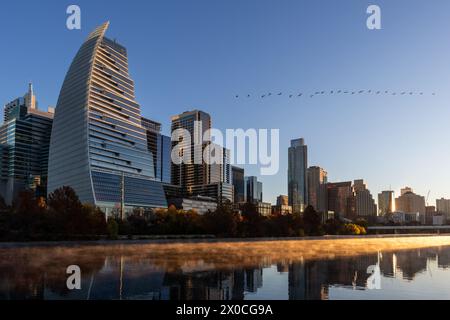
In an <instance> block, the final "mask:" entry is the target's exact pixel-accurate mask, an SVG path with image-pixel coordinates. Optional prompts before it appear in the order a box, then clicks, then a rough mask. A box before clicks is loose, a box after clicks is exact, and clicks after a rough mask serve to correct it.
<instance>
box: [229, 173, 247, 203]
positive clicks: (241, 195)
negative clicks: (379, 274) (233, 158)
mask: <svg viewBox="0 0 450 320" xmlns="http://www.w3.org/2000/svg"><path fill="white" fill-rule="evenodd" d="M231 172H232V179H231V180H232V182H233V187H234V202H235V203H244V202H245V179H244V177H245V175H244V169H243V168H239V167H235V166H232V167H231Z"/></svg>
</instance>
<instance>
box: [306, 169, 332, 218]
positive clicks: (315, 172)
mask: <svg viewBox="0 0 450 320" xmlns="http://www.w3.org/2000/svg"><path fill="white" fill-rule="evenodd" d="M327 182H328V174H327V172H326V171H325V170H324V169H323V168H321V167H317V166H314V167H309V168H308V204H309V205H311V206H313V207H314V209H315V210H316V211H319V212H325V211H326V195H325V194H324V192H323V190H324V188H323V186H324V185H325V184H326V183H327Z"/></svg>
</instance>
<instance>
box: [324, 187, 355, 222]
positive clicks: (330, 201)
mask: <svg viewBox="0 0 450 320" xmlns="http://www.w3.org/2000/svg"><path fill="white" fill-rule="evenodd" d="M326 194H327V211H331V212H333V213H334V216H335V217H336V218H338V217H340V218H354V215H355V208H354V206H355V203H354V192H353V187H352V182H351V181H346V182H335V183H327V184H326Z"/></svg>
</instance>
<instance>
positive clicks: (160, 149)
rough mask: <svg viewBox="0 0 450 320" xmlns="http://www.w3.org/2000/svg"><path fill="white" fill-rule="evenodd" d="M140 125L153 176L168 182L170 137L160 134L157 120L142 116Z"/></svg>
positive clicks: (170, 164)
mask: <svg viewBox="0 0 450 320" xmlns="http://www.w3.org/2000/svg"><path fill="white" fill-rule="evenodd" d="M142 126H143V127H144V128H145V130H146V134H147V148H148V151H149V152H150V155H151V157H152V163H153V167H154V171H155V178H156V180H158V181H161V182H163V183H170V179H171V177H170V171H171V167H172V160H171V152H172V141H171V138H170V137H168V136H165V135H163V134H161V124H160V123H159V122H156V121H153V120H150V119H147V118H144V117H142Z"/></svg>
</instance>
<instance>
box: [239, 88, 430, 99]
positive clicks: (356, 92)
mask: <svg viewBox="0 0 450 320" xmlns="http://www.w3.org/2000/svg"><path fill="white" fill-rule="evenodd" d="M364 93H365V94H375V95H392V96H396V95H399V96H406V95H409V96H413V95H418V96H424V95H426V93H424V92H416V91H402V92H397V91H389V90H384V91H383V90H354V91H352V90H329V91H316V92H314V93H305V94H304V93H302V92H300V93H295V94H294V93H288V94H286V93H283V92H279V93H272V92H269V93H265V94H262V95H252V94H246V95H239V94H236V95H235V98H236V99H239V98H242V97H246V98H252V97H257V98H261V99H264V98H268V97H271V96H287V97H289V98H290V99H292V98H301V97H309V98H314V97H315V96H321V95H344V94H348V95H359V94H364ZM431 95H433V96H435V95H436V93H434V92H433V93H431Z"/></svg>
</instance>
